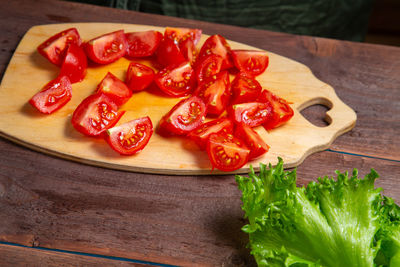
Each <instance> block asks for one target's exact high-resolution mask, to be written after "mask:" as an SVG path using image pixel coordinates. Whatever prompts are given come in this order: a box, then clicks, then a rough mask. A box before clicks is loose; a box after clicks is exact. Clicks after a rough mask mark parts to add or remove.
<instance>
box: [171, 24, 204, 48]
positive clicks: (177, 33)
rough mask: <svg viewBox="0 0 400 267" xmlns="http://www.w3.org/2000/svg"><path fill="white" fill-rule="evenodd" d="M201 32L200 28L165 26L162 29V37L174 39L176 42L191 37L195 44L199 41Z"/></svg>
mask: <svg viewBox="0 0 400 267" xmlns="http://www.w3.org/2000/svg"><path fill="white" fill-rule="evenodd" d="M201 33H202V30H200V29H189V28H171V27H167V28H165V31H164V37H166V38H169V39H172V40H174V42H175V43H176V44H179V43H181V42H183V41H185V40H187V39H191V40H192V41H193V43H194V45H196V44H197V43H198V42H199V41H200V38H201Z"/></svg>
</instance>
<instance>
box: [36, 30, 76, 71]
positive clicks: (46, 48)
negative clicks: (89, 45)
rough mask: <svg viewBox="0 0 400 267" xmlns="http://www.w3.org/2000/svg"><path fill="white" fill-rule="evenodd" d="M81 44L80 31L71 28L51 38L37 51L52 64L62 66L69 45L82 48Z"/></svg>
mask: <svg viewBox="0 0 400 267" xmlns="http://www.w3.org/2000/svg"><path fill="white" fill-rule="evenodd" d="M81 43H82V40H81V37H80V35H79V33H78V30H77V29H76V28H69V29H66V30H64V31H62V32H59V33H57V34H55V35H53V36H51V37H50V38H49V39H47V40H46V41H44V42H43V43H41V44H40V45H39V46H38V47H37V51H38V52H39V53H40V54H41V55H42V56H44V57H45V58H47V59H48V60H49V61H50V62H51V63H53V64H55V65H57V66H61V64H62V63H63V60H64V56H65V51H66V50H67V48H68V45H69V44H76V45H78V46H80V45H81Z"/></svg>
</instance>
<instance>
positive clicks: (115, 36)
mask: <svg viewBox="0 0 400 267" xmlns="http://www.w3.org/2000/svg"><path fill="white" fill-rule="evenodd" d="M126 47H127V42H126V38H125V34H124V31H123V30H119V31H115V32H110V33H106V34H103V35H101V36H98V37H96V38H93V39H91V40H90V41H88V42H87V43H86V44H85V51H86V55H87V56H88V57H89V58H90V59H91V60H92V61H93V62H95V63H98V64H109V63H111V62H114V61H116V60H118V59H120V58H121V57H123V56H124V55H125V53H126Z"/></svg>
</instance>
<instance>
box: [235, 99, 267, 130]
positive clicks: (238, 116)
mask: <svg viewBox="0 0 400 267" xmlns="http://www.w3.org/2000/svg"><path fill="white" fill-rule="evenodd" d="M228 114H229V116H230V117H231V119H232V120H233V121H234V122H236V123H238V124H240V123H244V124H246V125H248V126H250V127H256V126H259V125H261V124H263V123H265V122H266V121H267V120H269V119H270V118H271V117H272V106H271V104H269V103H261V102H247V103H240V104H234V105H232V106H230V107H229V108H228Z"/></svg>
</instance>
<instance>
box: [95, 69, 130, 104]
mask: <svg viewBox="0 0 400 267" xmlns="http://www.w3.org/2000/svg"><path fill="white" fill-rule="evenodd" d="M96 92H97V93H104V94H106V95H107V96H109V97H110V98H112V99H113V101H114V102H115V104H117V105H118V106H121V105H123V104H124V103H125V102H126V101H128V100H129V98H130V97H131V96H132V91H131V90H129V88H128V86H126V84H125V83H124V82H123V81H121V80H120V79H118V78H117V77H116V76H115V75H114V74H112V73H111V72H108V73H107V74H106V76H105V77H104V78H103V80H102V81H101V82H100V83H99V85H98V86H97V90H96Z"/></svg>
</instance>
